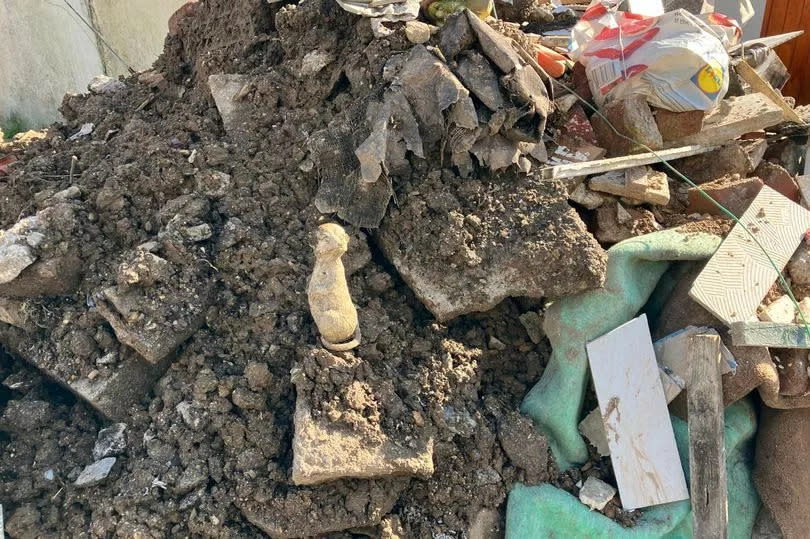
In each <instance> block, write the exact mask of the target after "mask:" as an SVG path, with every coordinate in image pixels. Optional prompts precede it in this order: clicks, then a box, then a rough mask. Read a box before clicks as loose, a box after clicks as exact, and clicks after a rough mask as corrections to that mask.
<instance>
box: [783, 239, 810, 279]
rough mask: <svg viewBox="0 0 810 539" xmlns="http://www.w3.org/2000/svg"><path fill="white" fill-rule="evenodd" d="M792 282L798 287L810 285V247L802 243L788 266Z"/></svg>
mask: <svg viewBox="0 0 810 539" xmlns="http://www.w3.org/2000/svg"><path fill="white" fill-rule="evenodd" d="M787 271H788V274H790V280H791V281H792V282H793V283H794V284H798V285H810V246H808V245H807V244H805V243H804V242H802V244H801V245H799V248H798V249H796V252H795V253H794V254H793V258H791V259H790V262H788V264H787Z"/></svg>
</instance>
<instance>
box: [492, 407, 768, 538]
mask: <svg viewBox="0 0 810 539" xmlns="http://www.w3.org/2000/svg"><path fill="white" fill-rule="evenodd" d="M672 427H673V430H674V431H675V440H676V442H677V444H678V452H679V454H680V457H681V464H682V466H683V468H684V470H685V471H687V473H686V477H687V478H688V477H689V473H688V469H689V462H688V460H689V435H688V429H687V424H686V422H685V421H683V420H681V419H678V418H677V417H672ZM756 427H757V420H756V412H755V410H754V406H753V404H752V403H751V399H750V398H749V399H745V400H742V401H739V402H737V403H735V404H733V405H731V406H729V407H728V408H727V409H726V412H725V431H724V434H725V447H726V475H727V481H728V516H729V518H728V537H729V538H731V539H738V538H739V539H748V538H750V537H751V530H752V528H753V526H754V520H755V518H756V515H757V511H758V509H759V506H760V500H759V495H758V494H757V491H756V488H755V487H754V482H753V477H752V473H751V468H752V462H751V455H752V453H753V445H754V436H755V434H756ZM557 536H564V537H591V538H611V539H647V538H649V539H653V538H659V537H667V538H669V539H674V538H678V539H680V538H683V539H689V538H691V537H692V536H693V534H692V518H691V510H690V503H689V500H683V501H680V502H675V503H669V504H665V505H659V506H656V507H652V508H649V509H644V510H643V514H642V517H641V519H640V520H639V522H638V523H637V524H636V525H635V526H634V527H632V528H623V527H622V525H621V524H619V523H618V522H616V521H614V520H613V519H610V518H608V517H606V516H604V515H602V514H601V513H597V512H594V511H590V510H589V509H588V508H587V507H586V506H585V505H583V504H582V503H580V501H579V500H578V499H576V498H575V497H574V496H572V495H571V494H569V493H568V492H565V491H564V490H561V489H558V488H555V487H553V486H552V485H548V484H546V485H540V486H536V487H526V486H523V485H517V486H515V487H514V488H513V489H512V491H511V492H510V493H509V500H508V502H507V507H506V537H507V539H524V538H526V539H528V538H534V537H557Z"/></svg>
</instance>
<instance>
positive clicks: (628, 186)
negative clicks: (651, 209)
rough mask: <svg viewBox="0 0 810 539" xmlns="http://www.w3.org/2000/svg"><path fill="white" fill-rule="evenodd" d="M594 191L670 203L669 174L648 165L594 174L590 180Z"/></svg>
mask: <svg viewBox="0 0 810 539" xmlns="http://www.w3.org/2000/svg"><path fill="white" fill-rule="evenodd" d="M588 186H589V187H590V188H591V189H593V190H594V191H602V192H604V193H610V194H611V195H616V196H620V197H627V198H632V199H635V200H638V201H640V202H644V203H649V204H662V205H666V204H669V182H668V181H667V175H666V174H665V173H663V172H658V171H655V170H653V169H651V168H650V167H648V166H642V167H633V168H628V169H626V170H624V171H614V172H608V173H606V174H602V175H599V176H594V177H592V178H591V179H590V180H589V181H588Z"/></svg>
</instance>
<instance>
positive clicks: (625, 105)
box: [591, 95, 689, 157]
mask: <svg viewBox="0 0 810 539" xmlns="http://www.w3.org/2000/svg"><path fill="white" fill-rule="evenodd" d="M599 112H600V114H594V115H593V116H592V117H591V124H592V125H593V129H594V131H595V132H596V138H597V139H598V140H599V144H600V146H602V147H604V148H607V151H608V156H610V157H618V156H626V155H630V154H635V153H642V152H646V151H648V148H649V149H651V150H660V149H662V148H663V147H664V140H663V138H662V136H661V132H660V131H659V130H658V126H657V125H656V123H655V117H653V114H652V110H651V109H650V106H649V105H648V104H647V97H646V96H644V95H635V96H631V97H627V98H625V99H621V100H617V101H613V102H612V103H609V104H608V105H606V106H605V107H604V108H602V109H601V110H600V111H599ZM611 125H612V126H613V128H615V129H616V131H618V132H619V133H620V134H621V135H624V136H625V137H628V138H629V139H632V140H634V141H636V142H632V141H631V140H627V139H625V138H622V137H620V136H618V135H617V134H616V132H614V131H613V129H612V128H611ZM687 144H689V143H684V144H680V146H686V145H687ZM645 146H646V147H645Z"/></svg>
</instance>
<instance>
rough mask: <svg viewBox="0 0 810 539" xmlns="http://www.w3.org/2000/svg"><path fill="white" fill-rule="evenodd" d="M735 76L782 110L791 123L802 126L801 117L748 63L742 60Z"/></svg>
mask: <svg viewBox="0 0 810 539" xmlns="http://www.w3.org/2000/svg"><path fill="white" fill-rule="evenodd" d="M737 74H738V75H739V76H740V77H741V78H742V80H744V81H745V82H747V83H748V85H749V86H751V90H753V91H754V92H759V93H761V94H764V95H765V96H766V97H767V98H768V99H770V100H771V101H773V102H774V103H775V104H776V105H778V106H779V108H780V109H782V112H784V113H785V118H786V119H787V120H789V121H791V122H796V123H797V124H799V125H804V120H802V118H801V116H799V115H798V114H796V111H795V110H793V109H792V108H790V105H788V104H787V103H786V102H785V100H784V99H783V98H782V95H781V94H780V93H779V92H777V91H776V90H774V89H773V87H772V86H771V85H770V84H769V83H768V81H766V80H765V79H763V78H762V77H760V76H759V73H757V71H756V69H754V68H753V67H751V66H750V65H748V62H746V61H745V60H742V61H741V62H740V63H739V64H737Z"/></svg>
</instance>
